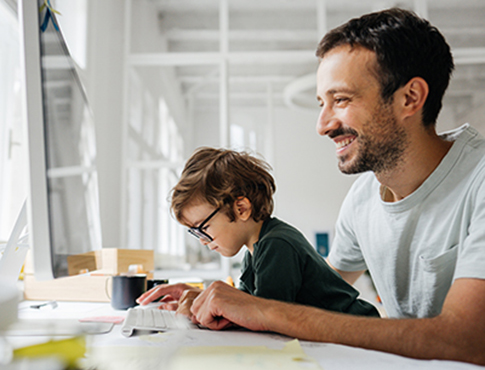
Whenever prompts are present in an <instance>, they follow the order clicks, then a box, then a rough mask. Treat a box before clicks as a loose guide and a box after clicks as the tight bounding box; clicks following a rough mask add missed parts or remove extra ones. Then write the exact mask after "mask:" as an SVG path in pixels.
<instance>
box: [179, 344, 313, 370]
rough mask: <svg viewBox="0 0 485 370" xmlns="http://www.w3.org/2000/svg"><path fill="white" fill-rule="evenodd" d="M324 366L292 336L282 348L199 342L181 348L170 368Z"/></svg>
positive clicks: (292, 369)
mask: <svg viewBox="0 0 485 370" xmlns="http://www.w3.org/2000/svg"><path fill="white" fill-rule="evenodd" d="M252 368H258V369H262V370H264V369H278V370H301V369H322V368H321V367H320V365H319V364H318V363H317V362H316V361H315V360H314V359H312V358H310V357H308V356H307V355H306V354H305V352H304V351H303V349H302V348H301V346H300V343H299V342H298V340H296V339H295V340H292V341H290V342H288V343H286V344H285V346H284V347H283V348H282V349H273V348H268V347H266V346H197V347H185V348H181V349H180V350H178V351H177V352H176V353H175V355H174V357H173V358H172V363H171V366H170V369H171V370H186V369H198V370H203V369H210V370H218V369H221V370H227V369H231V370H239V369H241V370H247V369H252Z"/></svg>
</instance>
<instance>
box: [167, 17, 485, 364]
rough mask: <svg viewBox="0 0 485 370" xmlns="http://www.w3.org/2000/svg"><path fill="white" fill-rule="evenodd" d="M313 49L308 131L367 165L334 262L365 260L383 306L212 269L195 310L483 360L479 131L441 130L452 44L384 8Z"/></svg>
mask: <svg viewBox="0 0 485 370" xmlns="http://www.w3.org/2000/svg"><path fill="white" fill-rule="evenodd" d="M317 56H318V57H319V58H320V65H319V68H318V72H317V99H318V101H319V103H320V105H321V113H320V116H319V119H318V123H317V131H318V133H319V134H320V135H326V136H328V137H329V138H330V139H332V140H333V141H334V142H335V144H336V147H337V157H338V162H339V168H340V170H341V171H342V172H343V173H362V172H366V173H364V174H363V175H361V176H360V177H359V178H358V179H357V180H356V182H355V183H354V185H353V187H352V188H351V190H350V192H349V194H348V195H347V197H346V199H345V201H344V203H343V206H342V209H341V213H340V215H339V219H338V221H337V226H336V236H335V240H334V243H333V246H332V250H331V253H330V256H329V262H330V264H331V265H332V266H333V267H334V268H335V269H336V270H337V271H338V272H339V273H340V274H341V275H342V277H343V278H344V279H345V280H346V281H348V282H350V283H353V282H355V281H356V279H357V278H358V277H359V276H360V275H361V274H362V273H363V272H364V271H365V270H367V269H368V270H369V272H370V274H371V276H372V278H373V280H374V283H375V285H376V288H377V291H378V293H379V295H380V296H381V298H382V300H383V303H384V306H385V308H386V311H387V313H388V314H389V316H390V319H378V318H366V317H351V316H349V315H345V314H337V313H332V312H329V311H325V310H321V309H317V308H311V307H305V306H299V305H295V304H293V305H292V304H286V303H281V302H276V301H271V300H264V299H261V298H257V297H251V296H249V295H247V294H245V293H241V292H239V291H237V290H236V289H234V288H231V287H229V286H228V285H227V284H224V283H214V284H213V285H211V286H210V287H209V288H208V289H206V291H204V292H203V293H201V294H200V295H199V296H198V297H197V298H196V299H195V300H194V301H193V304H192V307H191V312H192V313H193V315H194V317H193V320H194V321H198V322H200V323H202V324H203V325H205V326H207V327H209V328H213V329H221V328H224V327H227V326H228V325H232V324H237V325H240V326H243V327H246V328H249V329H252V330H262V331H274V332H279V333H282V334H286V335H288V336H291V337H296V338H300V339H304V340H312V341H322V342H333V343H340V344H346V345H351V346H357V347H363V348H369V349H375V350H380V351H387V352H391V353H395V354H400V355H404V356H409V357H415V358H423V359H432V358H433V359H447V360H458V361H466V362H472V363H477V364H482V365H485V315H484V314H483V312H485V159H484V155H485V140H484V139H483V138H482V137H481V136H480V135H479V134H478V133H477V132H476V131H475V130H474V129H472V128H470V127H468V126H464V127H461V128H460V129H457V130H455V131H454V132H450V133H448V134H446V135H442V136H439V135H437V134H436V131H435V122H436V118H437V116H438V113H439V111H440V109H441V100H442V97H443V94H444V92H445V90H446V88H447V86H448V82H449V79H450V75H451V72H452V70H453V60H452V57H451V53H450V49H449V46H448V45H447V44H446V42H445V40H444V38H443V37H442V35H441V34H440V33H439V32H438V30H437V29H435V28H434V27H432V26H430V25H429V23H428V22H427V21H425V20H422V19H420V18H418V17H417V16H415V15H414V14H413V13H411V12H408V11H404V10H400V9H390V10H386V11H382V12H379V13H372V14H369V15H365V16H362V17H361V18H358V19H354V20H351V21H349V22H348V23H347V24H345V25H343V26H341V27H338V28H337V29H335V30H333V31H330V32H329V33H328V34H327V35H326V36H325V37H324V39H323V40H322V41H321V43H320V45H319V48H318V50H317ZM180 294H181V293H180ZM180 294H173V296H175V297H176V298H177V297H179V296H180ZM192 299H193V297H192Z"/></svg>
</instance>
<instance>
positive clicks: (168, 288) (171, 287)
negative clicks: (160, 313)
mask: <svg viewBox="0 0 485 370" xmlns="http://www.w3.org/2000/svg"><path fill="white" fill-rule="evenodd" d="M187 290H190V291H196V292H198V293H200V292H201V290H200V289H199V288H195V287H193V286H190V285H187V284H182V283H179V284H161V285H157V286H156V287H154V288H152V289H150V290H149V291H147V292H145V293H143V294H142V295H141V296H139V297H138V298H137V300H136V302H137V303H138V304H140V305H142V306H144V305H147V304H149V303H151V302H153V301H155V300H156V299H158V298H160V297H163V298H162V299H161V300H160V306H161V307H162V308H164V309H166V310H172V311H175V310H176V309H177V308H178V306H179V300H180V298H181V297H182V295H183V293H184V292H185V291H187Z"/></svg>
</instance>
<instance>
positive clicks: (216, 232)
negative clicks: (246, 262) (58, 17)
mask: <svg viewBox="0 0 485 370" xmlns="http://www.w3.org/2000/svg"><path fill="white" fill-rule="evenodd" d="M215 210H216V208H214V207H213V206H211V205H210V204H208V203H195V204H193V205H189V206H187V207H186V208H185V209H184V210H183V211H182V217H183V219H184V220H185V225H186V226H188V227H198V226H200V224H201V223H202V222H203V221H204V220H206V219H207V217H208V216H209V215H210V214H211V213H213V212H214V211H215ZM242 226H243V225H242V224H241V222H240V220H239V218H238V217H237V216H236V220H235V221H233V222H231V221H230V220H229V217H228V216H227V215H226V214H225V213H224V212H223V211H222V210H221V211H219V212H217V213H216V214H215V215H214V216H213V217H211V218H210V220H208V221H207V222H206V223H205V224H204V225H203V227H202V231H204V233H205V234H207V235H209V236H210V237H211V238H212V241H211V242H209V241H206V240H203V239H199V240H200V242H201V243H202V244H203V245H207V246H208V247H209V249H210V250H213V251H216V252H219V253H220V254H221V255H223V256H224V257H232V256H234V255H236V254H237V253H238V252H239V251H240V250H241V248H242V247H243V246H244V245H245V244H246V243H247V237H246V233H245V231H244V227H242Z"/></svg>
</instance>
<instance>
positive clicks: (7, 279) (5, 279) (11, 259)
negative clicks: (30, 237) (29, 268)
mask: <svg viewBox="0 0 485 370" xmlns="http://www.w3.org/2000/svg"><path fill="white" fill-rule="evenodd" d="M26 224H27V210H26V205H25V202H24V204H23V206H22V209H21V211H20V213H19V216H18V217H17V221H16V222H15V225H14V228H13V230H12V233H11V234H10V238H9V239H8V242H7V244H6V245H5V249H4V251H3V255H2V256H1V258H0V312H1V313H2V314H1V315H0V329H5V328H6V327H7V326H9V325H10V324H12V323H13V322H15V321H16V320H17V311H18V301H19V291H18V289H17V281H18V279H19V274H20V271H21V270H22V265H23V264H24V262H25V257H26V255H27V251H28V249H29V245H28V244H24V243H23V241H24V239H25V238H26V237H25V236H24V237H22V238H21V234H22V231H23V230H24V229H25V227H26Z"/></svg>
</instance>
